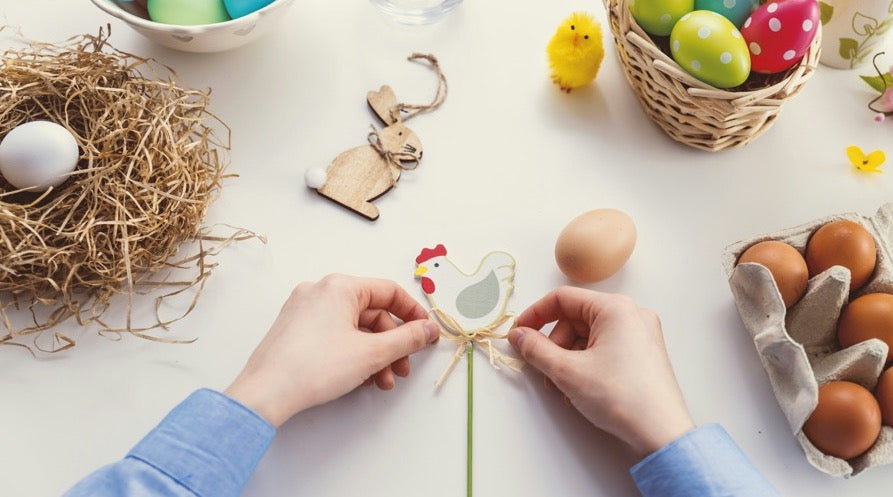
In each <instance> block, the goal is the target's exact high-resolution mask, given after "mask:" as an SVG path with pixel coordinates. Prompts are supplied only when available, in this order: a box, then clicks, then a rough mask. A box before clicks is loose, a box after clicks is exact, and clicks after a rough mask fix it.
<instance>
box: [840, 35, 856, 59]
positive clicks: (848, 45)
mask: <svg viewBox="0 0 893 497" xmlns="http://www.w3.org/2000/svg"><path fill="white" fill-rule="evenodd" d="M858 49H859V43H858V42H857V41H856V40H854V39H852V38H841V39H840V48H838V50H837V53H839V54H840V56H841V57H842V58H844V59H846V60H850V59H852V58H853V57H854V56H855V55H856V51H857V50H858Z"/></svg>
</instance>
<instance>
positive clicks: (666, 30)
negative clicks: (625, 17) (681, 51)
mask: <svg viewBox="0 0 893 497" xmlns="http://www.w3.org/2000/svg"><path fill="white" fill-rule="evenodd" d="M694 8H695V0H629V11H630V13H631V14H632V15H633V18H634V19H635V20H636V23H638V24H639V26H641V27H642V29H644V30H645V32H646V33H648V34H651V35H655V36H667V35H669V34H670V32H671V31H673V25H674V24H676V21H678V20H679V19H680V18H681V17H682V16H684V15H685V14H688V13H689V12H691V11H692V10H694Z"/></svg>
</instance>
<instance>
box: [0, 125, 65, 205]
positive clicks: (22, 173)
mask: <svg viewBox="0 0 893 497" xmlns="http://www.w3.org/2000/svg"><path fill="white" fill-rule="evenodd" d="M78 156H79V151H78V144H77V141H76V140H75V139H74V136H72V134H71V133H70V132H69V131H68V130H67V129H65V128H63V127H62V126H59V125H58V124H56V123H52V122H49V121H31V122H28V123H25V124H21V125H19V126H16V127H15V128H13V129H12V131H10V132H9V133H7V134H6V136H5V137H4V138H3V141H2V142H0V174H2V175H3V177H4V178H5V179H6V181H8V182H9V183H10V184H11V185H12V186H14V187H16V188H25V189H27V191H29V192H43V191H46V189H47V188H49V187H51V186H59V185H61V184H62V183H63V182H64V181H65V180H66V179H67V176H66V175H67V173H70V172H71V171H74V169H75V168H76V167H77V165H78Z"/></svg>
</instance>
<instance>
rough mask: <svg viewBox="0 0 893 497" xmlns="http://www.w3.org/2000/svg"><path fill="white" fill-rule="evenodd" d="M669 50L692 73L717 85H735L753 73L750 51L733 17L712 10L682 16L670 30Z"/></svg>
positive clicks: (730, 86) (723, 86) (719, 86)
mask: <svg viewBox="0 0 893 497" xmlns="http://www.w3.org/2000/svg"><path fill="white" fill-rule="evenodd" d="M670 52H671V53H672V54H673V58H674V59H676V62H677V63H679V65H680V66H682V68H683V69H685V70H686V71H688V73H689V74H691V75H692V76H694V77H696V78H698V79H700V80H701V81H703V82H705V83H707V84H709V85H713V86H715V87H717V88H732V87H735V86H738V85H740V84H741V83H743V82H744V81H745V80H746V79H747V76H748V75H750V55H749V54H748V53H747V45H746V44H745V43H744V38H742V37H741V32H739V31H738V28H736V27H735V25H734V24H732V21H730V20H728V19H726V18H725V17H723V16H721V15H719V14H717V13H716V12H711V11H709V10H696V11H694V12H692V13H690V14H686V15H684V16H682V19H679V22H677V23H676V26H674V27H673V32H672V33H670Z"/></svg>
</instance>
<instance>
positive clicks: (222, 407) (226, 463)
mask: <svg viewBox="0 0 893 497" xmlns="http://www.w3.org/2000/svg"><path fill="white" fill-rule="evenodd" d="M275 434H276V429H275V428H273V426H272V425H270V423H268V422H267V421H266V420H264V419H263V418H261V417H260V416H259V415H258V414H256V413H255V412H254V411H252V410H251V409H248V408H247V407H245V406H243V405H242V404H240V403H238V402H236V401H235V400H233V399H231V398H229V397H227V396H225V395H223V394H222V393H219V392H215V391H213V390H208V389H202V390H199V391H197V392H195V393H193V394H192V395H190V396H189V397H188V398H187V399H186V400H184V401H183V402H182V403H180V405H178V406H177V407H175V408H174V409H173V410H172V411H171V412H170V413H169V414H168V415H167V416H166V417H165V418H164V420H163V421H162V422H161V423H160V424H159V425H158V426H157V427H155V429H154V430H152V431H151V432H150V433H149V434H148V435H146V437H145V438H143V439H142V440H141V441H140V442H139V443H138V444H137V445H136V446H135V447H134V448H133V449H132V450H131V451H130V453H129V454H128V455H127V457H130V458H134V459H138V460H141V461H143V462H145V463H146V464H149V465H151V466H153V467H155V468H156V469H158V470H159V471H161V472H163V473H165V474H167V475H168V476H170V477H171V478H173V479H174V480H175V481H177V483H179V484H180V485H183V486H184V487H185V488H187V489H189V490H190V491H191V492H193V493H194V494H196V495H197V496H199V497H237V496H238V495H239V494H240V493H241V492H242V489H243V488H244V487H245V484H246V483H247V482H248V478H250V477H251V474H252V473H253V472H254V468H255V467H256V466H257V463H258V462H260V459H261V458H262V457H263V455H264V453H265V452H266V451H267V448H268V447H269V446H270V443H271V442H272V441H273V436H274V435H275Z"/></svg>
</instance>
